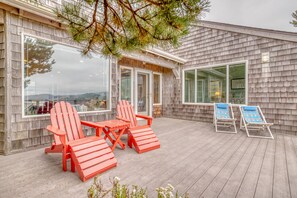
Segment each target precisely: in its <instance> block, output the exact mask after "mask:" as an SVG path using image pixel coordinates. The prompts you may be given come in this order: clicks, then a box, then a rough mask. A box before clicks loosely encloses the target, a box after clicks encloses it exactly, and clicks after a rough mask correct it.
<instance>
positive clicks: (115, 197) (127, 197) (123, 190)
mask: <svg viewBox="0 0 297 198" xmlns="http://www.w3.org/2000/svg"><path fill="white" fill-rule="evenodd" d="M111 183H112V187H111V188H110V189H105V188H104V186H103V184H102V182H101V180H99V179H98V177H95V178H94V182H93V184H92V185H91V187H90V188H89V190H88V198H104V197H112V198H148V194H147V189H146V188H142V187H139V186H137V185H132V188H129V186H128V185H121V184H120V178H118V177H115V178H114V179H113V181H111ZM174 190H175V189H174V187H173V186H172V185H170V184H168V185H167V186H166V187H165V188H164V187H160V188H157V189H156V191H157V193H158V194H157V195H158V196H157V197H158V198H189V195H188V194H187V193H186V194H185V195H184V196H179V195H178V192H177V191H176V192H174Z"/></svg>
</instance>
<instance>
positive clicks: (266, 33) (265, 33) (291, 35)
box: [193, 20, 297, 42]
mask: <svg viewBox="0 0 297 198" xmlns="http://www.w3.org/2000/svg"><path fill="white" fill-rule="evenodd" d="M193 26H199V27H206V28H211V29H219V30H225V31H230V32H237V33H242V34H249V35H254V36H261V37H266V38H273V39H278V40H285V41H292V42H297V33H295V32H287V31H280V30H272V29H264V28H256V27H249V26H242V25H234V24H229V23H220V22H214V21H205V20H200V21H199V22H198V23H196V24H194V25H193Z"/></svg>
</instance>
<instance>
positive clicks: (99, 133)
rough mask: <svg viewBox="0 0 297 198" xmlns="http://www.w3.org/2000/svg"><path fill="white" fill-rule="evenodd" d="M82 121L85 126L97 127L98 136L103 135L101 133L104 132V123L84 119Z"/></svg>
mask: <svg viewBox="0 0 297 198" xmlns="http://www.w3.org/2000/svg"><path fill="white" fill-rule="evenodd" d="M80 123H81V124H82V125H84V126H88V127H92V128H95V129H96V136H98V137H100V136H101V133H102V131H103V128H104V126H103V125H100V124H97V123H95V122H88V121H82V120H81V121H80Z"/></svg>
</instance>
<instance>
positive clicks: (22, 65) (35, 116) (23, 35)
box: [21, 32, 113, 118]
mask: <svg viewBox="0 0 297 198" xmlns="http://www.w3.org/2000/svg"><path fill="white" fill-rule="evenodd" d="M25 36H29V37H33V38H36V39H42V40H46V41H49V42H53V43H56V44H60V45H64V46H68V47H73V48H76V49H82V47H78V46H73V45H70V44H68V43H63V42H60V41H55V40H52V39H48V38H44V37H41V36H36V35H34V34H29V33H24V32H22V33H21V73H22V77H21V80H22V81H21V82H22V90H21V94H22V118H39V117H49V116H50V114H41V115H26V114H25V108H24V107H25V88H24V80H25V79H24V74H25V67H24V66H25V65H24V47H25V46H24V39H25ZM108 62H109V103H110V104H109V108H108V109H106V110H101V111H82V112H78V114H88V115H89V114H94V115H95V114H97V113H108V112H111V109H112V102H111V100H112V97H111V89H112V62H113V57H112V56H110V57H109V61H108Z"/></svg>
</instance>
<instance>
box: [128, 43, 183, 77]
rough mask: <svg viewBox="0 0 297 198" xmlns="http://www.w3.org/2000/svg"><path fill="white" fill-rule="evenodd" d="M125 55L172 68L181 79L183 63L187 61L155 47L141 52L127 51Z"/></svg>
mask: <svg viewBox="0 0 297 198" xmlns="http://www.w3.org/2000/svg"><path fill="white" fill-rule="evenodd" d="M123 57H126V58H129V59H133V60H138V61H142V62H145V63H150V64H154V65H158V66H160V67H165V68H168V69H172V71H173V73H174V75H175V77H176V79H180V67H181V65H183V64H185V63H186V62H187V60H185V59H182V58H179V57H177V56H174V55H171V54H169V53H167V52H164V51H162V50H160V49H155V48H152V49H150V50H143V51H139V52H125V53H123Z"/></svg>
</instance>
